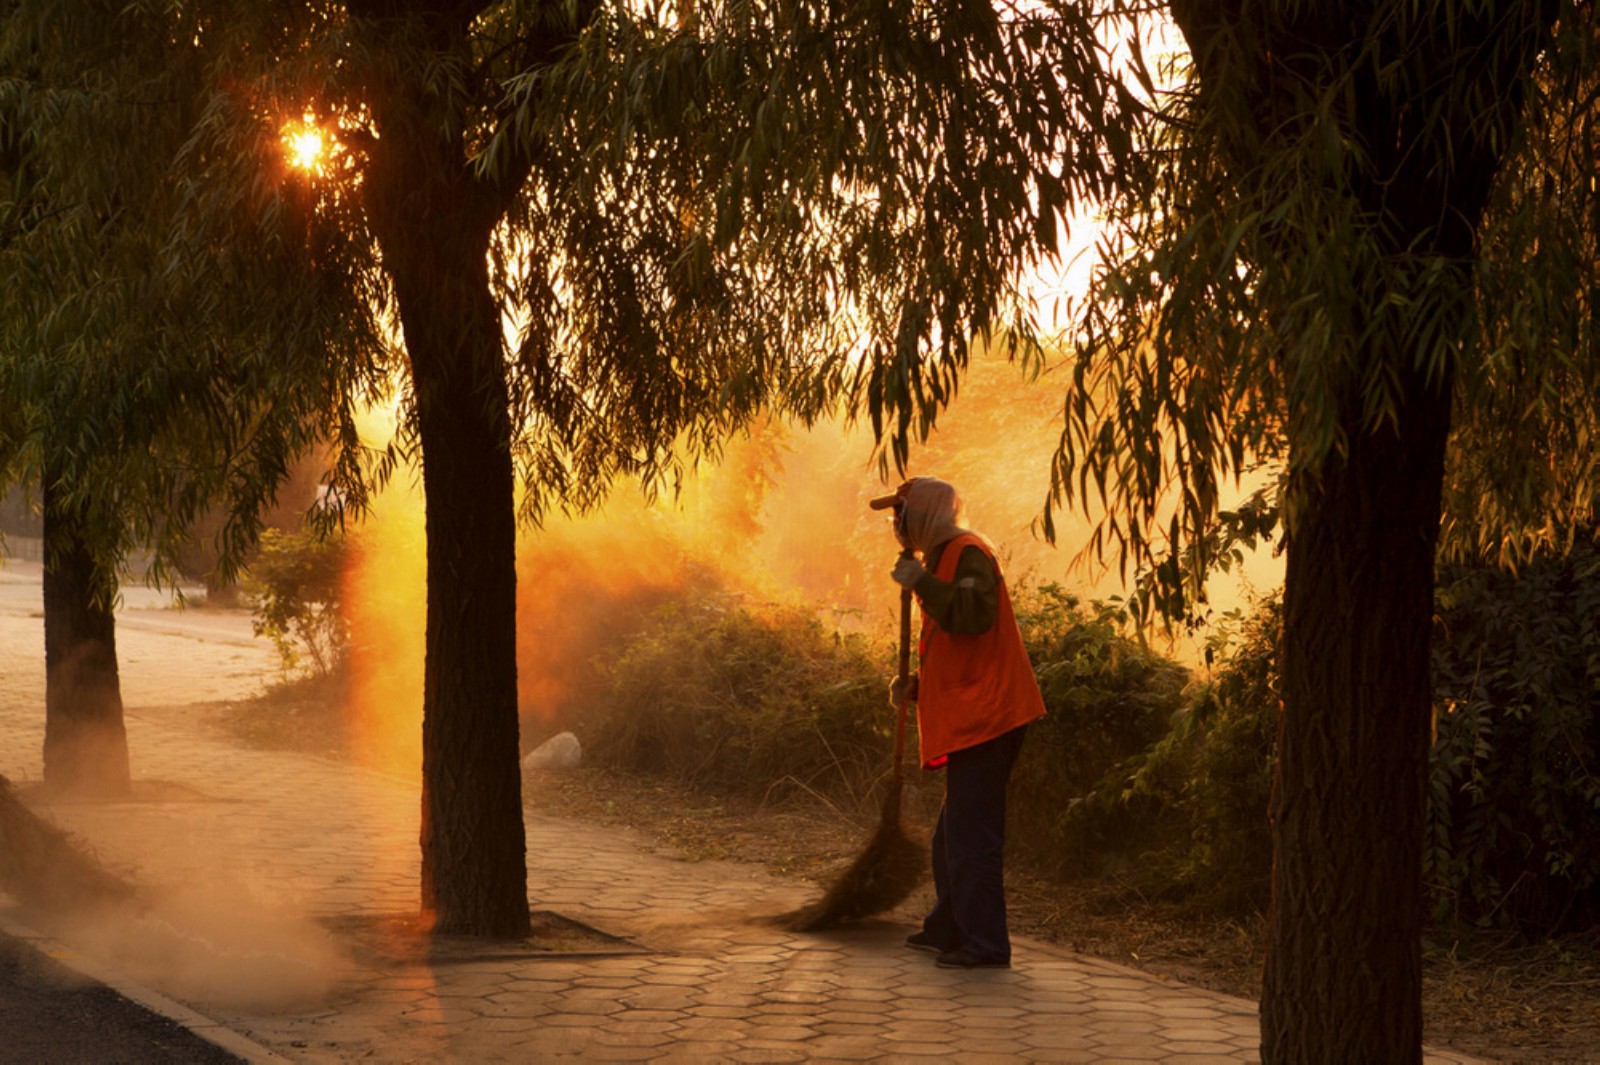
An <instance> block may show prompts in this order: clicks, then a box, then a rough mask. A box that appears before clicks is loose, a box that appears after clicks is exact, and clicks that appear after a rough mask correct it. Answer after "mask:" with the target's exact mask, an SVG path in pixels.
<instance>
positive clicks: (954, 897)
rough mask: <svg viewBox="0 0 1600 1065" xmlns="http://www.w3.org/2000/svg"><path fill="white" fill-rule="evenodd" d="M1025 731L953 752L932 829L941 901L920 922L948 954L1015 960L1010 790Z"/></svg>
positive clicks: (1024, 728) (936, 884)
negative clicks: (1009, 915)
mask: <svg viewBox="0 0 1600 1065" xmlns="http://www.w3.org/2000/svg"><path fill="white" fill-rule="evenodd" d="M1027 731H1028V726H1027V725H1023V726H1021V727H1019V728H1014V729H1012V730H1011V731H1010V732H1007V733H1004V734H1002V735H999V736H996V737H995V738H994V739H992V740H986V741H984V742H983V743H980V744H978V745H977V746H976V747H968V748H967V749H966V750H964V751H954V752H952V753H951V755H950V762H949V765H947V766H946V767H945V791H944V805H943V806H941V807H940V808H939V821H938V824H936V825H935V826H934V829H933V886H934V888H935V890H936V891H937V892H938V898H937V899H936V901H935V902H934V904H933V909H932V911H930V912H929V914H928V916H927V917H925V918H923V920H922V929H923V931H924V932H926V933H927V935H928V938H929V939H931V940H933V942H934V943H935V944H937V945H938V946H939V947H941V948H942V949H944V950H958V949H959V950H965V951H966V952H967V953H969V954H972V955H974V956H976V957H979V958H982V959H985V960H992V961H1005V962H1009V961H1010V960H1011V937H1010V935H1009V934H1008V933H1007V931H1006V892H1005V875H1004V871H1003V868H1002V866H1003V861H1004V857H1005V846H1006V784H1007V782H1008V781H1009V780H1010V779H1011V767H1012V766H1014V765H1015V764H1016V762H1017V752H1018V751H1020V750H1022V738H1023V736H1024V735H1025V734H1026V733H1027Z"/></svg>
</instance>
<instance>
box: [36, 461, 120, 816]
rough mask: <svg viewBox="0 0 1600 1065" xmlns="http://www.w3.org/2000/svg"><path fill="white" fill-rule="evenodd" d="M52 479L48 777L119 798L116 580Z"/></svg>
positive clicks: (63, 786) (48, 489)
mask: <svg viewBox="0 0 1600 1065" xmlns="http://www.w3.org/2000/svg"><path fill="white" fill-rule="evenodd" d="M51 481H52V478H50V477H48V476H47V477H46V478H45V485H44V661H45V732H44V779H45V783H46V784H47V785H49V786H50V788H52V789H53V790H56V791H59V792H63V793H67V794H71V795H74V796H78V797H83V798H115V797H119V796H122V795H126V794H127V791H128V782H129V770H128V736H127V732H126V730H125V728H124V725H123V720H122V686H121V680H120V677H119V676H118V673H117V641H116V618H115V617H114V616H113V614H112V604H113V602H114V600H115V596H116V581H115V578H114V577H113V576H112V575H111V574H110V573H109V572H108V570H107V569H106V568H105V567H103V566H101V565H99V560H97V559H96V558H95V555H94V552H93V551H91V550H90V548H89V546H88V544H87V542H86V541H85V539H84V537H83V535H82V528H81V515H80V514H78V513H77V512H76V511H75V510H73V509H72V508H71V507H70V506H68V505H66V504H64V503H63V502H62V500H61V498H60V492H59V490H58V489H56V488H55V487H54V486H53V484H52V483H51Z"/></svg>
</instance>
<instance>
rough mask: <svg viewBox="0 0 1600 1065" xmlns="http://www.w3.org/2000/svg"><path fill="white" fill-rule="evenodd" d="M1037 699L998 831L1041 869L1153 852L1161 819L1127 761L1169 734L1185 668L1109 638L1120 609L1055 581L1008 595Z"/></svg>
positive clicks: (1087, 865) (1092, 865)
mask: <svg viewBox="0 0 1600 1065" xmlns="http://www.w3.org/2000/svg"><path fill="white" fill-rule="evenodd" d="M1013 598H1014V601H1015V605H1016V611H1017V622H1018V625H1019V626H1020V628H1021V629H1022V634H1023V641H1024V643H1025V644H1026V645H1027V647H1028V654H1029V657H1030V658H1031V659H1032V660H1033V665H1034V671H1035V672H1036V674H1037V675H1038V678H1039V688H1040V691H1041V692H1042V693H1043V695H1044V700H1045V710H1046V715H1045V718H1044V720H1042V721H1040V722H1039V723H1038V724H1037V725H1035V726H1034V727H1033V730H1032V733H1031V734H1030V736H1029V737H1028V742H1027V744H1026V745H1025V746H1024V747H1023V752H1022V756H1021V757H1020V758H1019V760H1018V764H1017V769H1016V772H1015V774H1014V776H1013V781H1012V795H1013V797H1014V799H1013V802H1012V804H1011V808H1010V822H1009V827H1008V834H1009V835H1010V837H1011V838H1012V839H1013V840H1014V841H1015V842H1014V846H1015V849H1016V850H1017V852H1018V853H1019V854H1023V855H1026V856H1027V857H1028V858H1029V859H1031V860H1032V862H1033V863H1035V864H1038V865H1040V866H1042V867H1043V868H1044V869H1046V870H1047V871H1051V872H1058V873H1061V872H1068V871H1079V872H1086V871H1096V870H1098V869H1101V868H1103V867H1105V866H1106V865H1107V864H1119V863H1122V862H1125V861H1126V860H1128V859H1130V858H1134V857H1138V856H1140V855H1141V854H1143V853H1146V852H1148V851H1149V850H1151V849H1152V848H1155V847H1157V846H1158V843H1159V841H1160V840H1161V839H1162V838H1163V837H1164V836H1165V835H1166V834H1167V831H1168V828H1169V823H1170V819H1168V821H1166V822H1164V821H1163V820H1161V819H1160V818H1158V817H1156V816H1154V815H1155V812H1156V811H1155V809H1154V806H1153V804H1152V803H1151V802H1150V801H1148V798H1147V797H1146V796H1142V795H1133V794H1130V792H1129V785H1130V783H1131V779H1130V773H1131V768H1130V765H1129V759H1131V758H1133V757H1134V756H1136V755H1137V754H1139V753H1140V752H1142V751H1145V750H1147V749H1148V748H1150V747H1151V745H1152V744H1154V743H1155V742H1156V741H1157V740H1159V739H1160V738H1161V737H1162V736H1163V735H1165V734H1166V733H1167V731H1168V730H1169V729H1170V727H1171V724H1172V721H1173V718H1174V716H1175V715H1176V714H1178V713H1179V712H1180V710H1181V709H1182V707H1183V706H1184V689H1185V686H1186V685H1187V684H1188V679H1189V678H1188V671H1187V670H1185V669H1184V668H1183V667H1182V666H1180V665H1178V664H1177V663H1175V662H1173V661H1171V660H1170V659H1167V658H1164V657H1162V656H1160V655H1158V654H1156V653H1155V652H1153V651H1151V650H1150V649H1149V648H1147V647H1145V646H1143V645H1141V644H1139V643H1138V642H1136V641H1134V640H1131V639H1129V638H1127V637H1126V636H1124V635H1122V634H1121V633H1120V631H1119V614H1118V612H1117V611H1116V610H1114V609H1113V608H1111V607H1108V606H1105V605H1103V604H1095V605H1093V606H1090V607H1084V606H1082V605H1081V604H1080V603H1079V602H1078V600H1077V599H1076V598H1075V597H1073V596H1071V595H1069V594H1068V593H1067V592H1065V591H1064V590H1063V589H1062V588H1061V587H1060V586H1058V585H1055V584H1044V585H1040V586H1038V587H1037V588H1027V587H1020V588H1015V589H1013Z"/></svg>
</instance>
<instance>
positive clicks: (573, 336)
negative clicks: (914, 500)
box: [192, 0, 1125, 936]
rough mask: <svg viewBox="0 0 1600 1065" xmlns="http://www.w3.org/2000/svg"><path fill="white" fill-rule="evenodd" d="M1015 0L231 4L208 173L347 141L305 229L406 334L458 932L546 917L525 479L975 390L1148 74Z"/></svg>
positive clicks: (682, 454)
mask: <svg viewBox="0 0 1600 1065" xmlns="http://www.w3.org/2000/svg"><path fill="white" fill-rule="evenodd" d="M1004 10H1005V12H1006V13H1005V16H1004V17H1002V16H1001V14H998V13H997V12H996V10H995V9H994V8H993V7H991V6H989V5H987V4H981V3H968V4H952V5H935V6H931V7H930V6H928V5H926V4H921V3H914V2H910V0H889V2H881V0H874V2H846V3H823V2H802V3H767V2H743V0H736V2H728V3H705V4H701V3H693V2H684V3H675V4H661V5H653V4H633V3H616V4H602V3H600V2H598V0H593V2H583V0H579V2H549V3H535V2H529V0H500V2H491V0H459V2H443V0H433V2H421V0H418V2H406V0H346V2H345V3H342V4H322V3H315V4H313V3H291V2H286V0H279V2H275V3H267V4H252V5H245V6H244V7H243V8H242V9H241V10H240V11H238V12H237V15H238V17H237V18H234V19H231V20H229V21H228V23H227V24H226V25H224V24H223V23H222V22H221V21H220V20H219V21H218V23H217V33H218V34H219V35H228V36H231V37H232V39H233V40H234V41H235V42H236V46H235V47H234V48H232V49H231V50H228V49H225V52H226V58H225V59H223V60H222V61H221V62H219V65H218V78H217V84H218V95H217V99H216V102H215V105H214V106H213V108H212V109H211V110H210V112H209V113H208V116H207V121H206V122H205V123H203V124H202V126H201V129H200V132H199V134H198V135H197V137H196V140H195V146H194V151H193V153H192V154H193V157H194V158H195V159H196V160H197V161H198V162H199V163H201V164H202V169H201V172H202V174H209V177H208V178H206V180H204V181H202V182H200V183H199V184H197V187H201V188H203V187H210V188H221V189H225V188H239V187H241V181H240V177H241V175H240V170H241V169H248V168H251V167H261V166H262V165H264V162H265V160H264V158H263V157H262V156H261V155H260V154H259V153H251V152H250V151H247V150H241V147H242V146H243V147H248V145H249V144H250V143H251V142H252V140H253V141H254V142H257V143H264V142H265V140H266V138H265V137H264V136H263V134H262V132H261V131H263V130H276V129H277V128H279V127H280V126H281V124H282V123H284V122H285V121H287V120H289V119H294V118H298V117H300V116H301V115H304V114H306V113H310V114H312V115H314V116H316V117H317V118H318V120H319V121H320V122H321V123H322V124H323V125H324V128H325V129H326V130H327V131H328V132H329V133H330V134H331V135H333V136H335V137H336V138H337V142H338V145H339V148H338V150H337V151H336V152H335V153H334V155H333V156H332V157H331V158H330V161H329V163H328V165H327V168H326V170H325V171H324V173H323V175H322V176H321V177H320V178H318V179H316V180H314V181H312V182H311V183H310V186H309V188H308V191H307V193H306V197H307V199H306V201H305V202H307V203H309V204H310V205H311V207H312V208H313V211H312V215H311V217H310V220H309V222H308V225H309V226H310V227H312V228H313V229H315V230H317V231H319V232H326V233H333V234H336V235H337V236H338V237H340V238H342V239H343V241H344V242H345V243H344V246H345V247H346V248H347V249H348V251H349V253H348V254H347V255H342V256H338V257H336V258H335V260H334V264H335V265H337V266H338V267H339V268H340V269H341V270H343V271H344V273H343V275H342V276H344V277H345V278H346V280H347V282H348V283H349V284H350V285H351V286H361V285H367V286H370V287H371V288H372V290H373V301H372V302H373V304H374V307H375V310H374V313H375V314H383V313H389V312H392V313H393V314H394V315H395V316H396V317H397V318H398V321H399V324H400V329H401V333H402V335H403V338H404V345H405V354H406V359H407V365H408V367H409V374H408V382H409V388H408V400H409V402H408V406H407V426H408V428H409V431H411V432H412V433H414V439H415V441H416V443H417V444H418V445H419V446H420V450H421V454H422V469H423V484H424V489H425V492H426V503H425V508H426V530H427V541H428V543H427V567H428V606H427V634H426V656H427V658H426V663H425V667H424V692H423V704H424V705H423V770H422V772H423V782H422V783H423V798H422V840H421V842H422V873H423V875H422V883H423V902H424V905H425V907H426V908H427V909H428V910H430V911H432V913H433V915H434V916H435V918H436V925H435V927H436V930H438V931H440V932H458V933H471V934H479V935H492V936H517V935H522V934H525V933H526V931H527V929H528V902H527V895H526V884H525V880H526V874H525V864H526V858H525V854H524V850H525V843H524V835H523V828H522V819H521V802H520V775H519V769H518V759H517V756H518V749H517V748H518V739H517V706H516V684H515V656H514V642H515V592H514V588H515V567H514V561H515V560H514V557H513V551H514V532H515V526H516V520H517V510H516V504H515V491H514V488H515V485H516V483H517V480H518V479H519V478H520V480H521V483H522V484H523V486H524V487H525V488H526V489H527V492H526V496H525V499H526V504H525V509H524V511H523V516H524V517H526V518H529V519H531V520H537V518H538V516H539V515H540V514H541V513H543V512H544V511H545V509H547V508H549V507H552V506H582V505H584V504H585V503H588V502H592V501H593V500H595V499H597V498H599V497H600V496H601V495H602V494H603V493H604V492H605V491H606V490H607V488H608V487H609V486H610V484H611V483H612V481H613V480H614V479H615V478H617V477H634V478H638V479H641V480H642V481H644V482H645V483H646V484H647V485H652V486H661V485H665V484H670V483H672V482H673V480H674V478H675V476H676V474H677V473H678V471H679V470H680V469H681V466H682V464H683V463H685V462H693V461H695V460H696V459H697V458H698V457H699V456H703V455H706V454H709V453H714V451H715V449H716V447H717V443H718V441H720V440H721V439H723V438H724V437H725V436H726V435H727V434H728V433H730V432H734V431H737V430H738V429H739V427H740V426H742V425H743V424H745V423H746V421H747V420H748V419H749V418H750V417H751V416H752V415H753V413H754V412H756V411H757V410H758V409H760V408H761V407H763V406H764V405H765V406H771V407H776V408H779V409H783V410H788V411H791V412H793V413H797V414H799V415H802V416H808V415H811V414H815V413H817V412H818V411H820V410H822V409H823V408H824V407H825V406H826V405H827V404H828V403H830V402H832V401H833V398H834V397H837V396H839V395H840V394H842V393H846V392H850V391H852V390H854V391H855V394H857V395H858V396H861V397H863V402H866V403H868V404H869V405H870V406H871V408H872V410H873V412H874V416H875V417H879V418H881V417H882V416H883V415H884V413H885V412H889V413H891V414H895V413H896V412H898V414H897V416H898V417H900V418H901V419H902V420H901V421H899V422H898V423H891V426H893V425H896V424H897V425H898V426H899V428H900V429H901V431H902V435H903V433H904V430H905V429H906V428H907V427H908V426H910V425H911V424H912V417H911V412H910V410H909V408H908V407H899V408H897V407H896V406H895V404H896V402H897V401H898V399H899V398H909V397H910V395H911V393H912V392H913V391H917V392H919V394H923V395H928V394H931V395H932V396H933V398H934V399H935V401H937V400H942V399H943V398H946V397H947V396H948V395H949V394H950V392H951V391H952V390H953V387H954V373H955V370H956V368H957V366H958V364H959V362H960V360H961V359H962V358H963V357H964V351H965V347H964V345H965V343H966V339H967V338H968V337H969V336H970V335H971V334H972V333H974V332H975V331H979V330H982V329H985V328H988V327H990V326H992V325H994V324H996V323H997V322H998V321H1010V320H1011V319H1010V318H1008V317H1006V311H1005V310H1004V308H1006V307H1008V306H1010V305H1011V303H1010V302H1009V301H1008V300H1009V297H1011V296H1014V295H1015V286H1014V275H1015V269H1016V267H1017V266H1018V265H1019V264H1021V263H1022V262H1024V261H1025V260H1027V259H1029V258H1030V257H1032V256H1035V255H1039V254H1045V253H1048V252H1049V251H1051V250H1053V248H1054V242H1055V240H1056V239H1057V234H1058V222H1059V216H1060V214H1061V212H1062V210H1063V208H1064V206H1065V205H1066V204H1067V203H1068V202H1069V201H1071V200H1072V199H1073V198H1074V197H1075V196H1076V195H1077V194H1078V193H1080V192H1083V191H1086V190H1091V189H1094V190H1097V189H1099V188H1100V187H1101V186H1102V185H1103V184H1104V180H1105V178H1106V176H1107V168H1108V167H1109V166H1110V165H1111V160H1112V159H1113V158H1114V157H1115V152H1116V149H1117V148H1119V147H1120V146H1121V144H1122V143H1123V140H1119V139H1118V137H1117V131H1118V129H1119V128H1120V127H1119V116H1120V114H1121V112H1120V110H1119V107H1120V103H1121V100H1120V98H1119V97H1117V96H1116V94H1115V93H1114V91H1111V90H1108V89H1107V88H1106V87H1105V85H1104V84H1103V82H1102V80H1101V78H1100V76H1099V70H1100V66H1101V64H1100V51H1099V49H1100V46H1099V45H1098V44H1097V43H1096V41H1095V38H1094V35H1093V32H1092V27H1091V26H1090V25H1089V24H1088V23H1087V22H1086V21H1085V19H1084V18H1083V17H1082V16H1081V15H1080V14H1079V13H1078V12H1077V10H1076V9H1074V8H1072V7H1070V6H1067V5H1062V6H1060V8H1059V9H1054V8H1052V7H1051V6H1050V5H1028V6H1027V7H1026V10H1025V11H1010V10H1009V6H1007V7H1006V8H1005V9H1004ZM1063 79H1065V80H1063ZM1108 133H1109V135H1110V136H1109V139H1108ZM1124 140H1125V139H1124ZM230 169H231V170H232V173H231V174H226V173H223V172H224V171H229V170H230ZM244 184H248V182H247V181H246V182H244ZM287 188H288V186H287V185H286V186H285V189H286V190H287ZM287 194H288V193H287V192H286V195H287ZM363 263H364V264H365V265H360V264H363ZM507 321H513V322H516V323H519V327H518V328H517V329H516V330H515V335H514V336H513V337H512V338H511V339H510V340H508V339H507V331H506V329H505V323H506V322H507ZM933 348H937V349H939V350H941V351H942V352H944V353H945V355H946V356H947V357H946V358H945V359H944V360H942V365H943V367H944V368H943V369H942V370H940V371H939V372H937V373H935V374H933V375H932V376H930V377H927V378H924V377H922V376H920V374H919V372H918V371H917V369H916V368H917V367H918V366H919V365H920V364H921V360H922V358H923V356H924V354H925V353H926V352H927V351H928V350H931V349H933ZM924 386H925V387H924ZM868 397H870V398H868ZM552 608H553V609H559V604H554V605H553V606H552Z"/></svg>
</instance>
